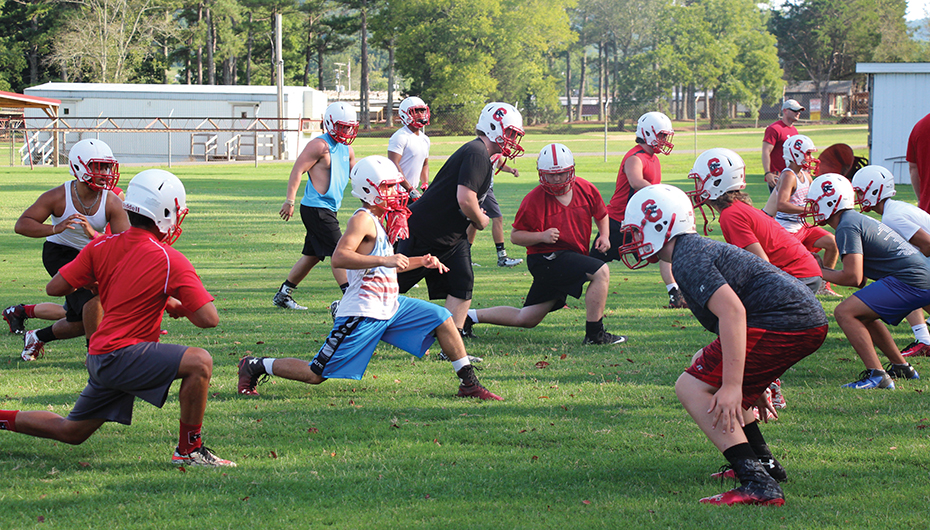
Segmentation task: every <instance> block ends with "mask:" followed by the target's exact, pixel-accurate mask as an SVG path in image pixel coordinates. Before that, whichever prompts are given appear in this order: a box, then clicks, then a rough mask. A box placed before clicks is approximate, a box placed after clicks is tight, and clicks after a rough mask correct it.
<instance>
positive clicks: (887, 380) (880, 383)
mask: <svg viewBox="0 0 930 530" xmlns="http://www.w3.org/2000/svg"><path fill="white" fill-rule="evenodd" d="M843 388H855V389H857V390H859V389H868V388H887V389H888V390H894V381H893V380H892V379H891V376H889V375H888V374H887V373H886V372H885V371H884V370H875V369H872V370H863V371H862V372H861V373H860V374H859V379H858V380H857V381H853V382H852V383H846V384H845V385H843Z"/></svg>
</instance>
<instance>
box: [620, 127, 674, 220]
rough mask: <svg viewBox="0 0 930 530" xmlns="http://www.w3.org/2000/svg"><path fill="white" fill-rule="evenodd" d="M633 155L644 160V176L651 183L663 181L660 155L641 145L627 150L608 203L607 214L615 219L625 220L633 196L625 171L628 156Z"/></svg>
mask: <svg viewBox="0 0 930 530" xmlns="http://www.w3.org/2000/svg"><path fill="white" fill-rule="evenodd" d="M631 156H636V157H638V158H639V159H640V160H641V161H642V162H643V178H644V179H646V181H647V182H649V184H659V183H660V182H662V164H660V163H659V157H657V156H656V155H655V153H652V154H649V153H647V152H646V151H645V150H644V149H643V147H642V146H641V145H637V146H636V147H634V148H633V149H630V150H629V151H627V153H626V155H624V157H623V161H622V162H620V171H618V172H617V187H616V189H614V195H613V197H611V198H610V204H608V205H607V215H609V216H610V218H611V219H613V220H614V221H619V222H621V223H622V222H623V217H624V216H625V215H626V204H627V203H628V202H630V197H632V196H633V193H635V192H634V191H633V188H631V187H630V179H628V178H627V176H626V173H624V172H623V167H624V166H625V165H626V160H627V158H630V157H631Z"/></svg>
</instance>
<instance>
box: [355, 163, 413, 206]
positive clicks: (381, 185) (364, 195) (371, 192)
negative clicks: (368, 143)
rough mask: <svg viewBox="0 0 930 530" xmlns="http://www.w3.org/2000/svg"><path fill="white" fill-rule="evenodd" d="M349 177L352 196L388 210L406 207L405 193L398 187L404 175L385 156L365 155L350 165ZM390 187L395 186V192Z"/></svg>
mask: <svg viewBox="0 0 930 530" xmlns="http://www.w3.org/2000/svg"><path fill="white" fill-rule="evenodd" d="M349 178H350V179H351V180H352V196H353V197H358V198H359V199H361V200H363V201H365V202H366V203H367V204H371V205H372V206H381V207H382V208H384V209H385V210H388V211H391V210H401V209H404V208H406V207H407V193H406V192H404V191H403V189H402V188H401V187H400V186H401V183H402V182H403V181H404V175H403V174H401V172H400V170H398V169H397V165H396V164H394V162H391V161H390V160H389V159H388V158H387V157H383V156H381V155H372V156H366V157H365V158H363V159H361V160H359V161H358V162H357V163H356V164H355V166H353V167H352V171H351V172H350V173H349ZM390 188H397V190H396V191H397V192H396V193H390V191H389V190H390Z"/></svg>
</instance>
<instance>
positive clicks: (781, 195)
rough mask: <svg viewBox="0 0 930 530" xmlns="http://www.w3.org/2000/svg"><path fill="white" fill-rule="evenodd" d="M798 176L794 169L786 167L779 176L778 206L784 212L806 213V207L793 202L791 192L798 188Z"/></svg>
mask: <svg viewBox="0 0 930 530" xmlns="http://www.w3.org/2000/svg"><path fill="white" fill-rule="evenodd" d="M797 183H798V178H797V175H795V174H794V171H791V170H789V169H786V170H785V171H782V172H781V176H779V177H778V184H777V185H776V186H775V191H774V192H772V193H775V194H776V197H777V202H776V207H777V208H778V211H779V212H782V213H798V214H800V213H804V208H802V207H800V206H797V205H794V204H791V194H792V193H794V190H795V189H797Z"/></svg>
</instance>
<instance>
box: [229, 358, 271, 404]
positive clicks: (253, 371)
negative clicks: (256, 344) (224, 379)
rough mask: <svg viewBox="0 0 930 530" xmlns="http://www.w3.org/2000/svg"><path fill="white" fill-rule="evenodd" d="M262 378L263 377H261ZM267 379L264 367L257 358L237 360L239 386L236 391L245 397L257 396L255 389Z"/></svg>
mask: <svg viewBox="0 0 930 530" xmlns="http://www.w3.org/2000/svg"><path fill="white" fill-rule="evenodd" d="M262 376H264V377H262ZM267 378H268V374H267V373H265V366H264V365H263V364H262V360H261V359H260V358H258V357H243V358H242V359H239V385H238V387H237V391H238V392H239V393H240V394H242V395H245V396H257V395H258V392H256V391H255V387H256V386H258V384H259V383H260V382H264V381H265V379H267Z"/></svg>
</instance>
